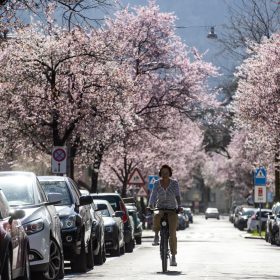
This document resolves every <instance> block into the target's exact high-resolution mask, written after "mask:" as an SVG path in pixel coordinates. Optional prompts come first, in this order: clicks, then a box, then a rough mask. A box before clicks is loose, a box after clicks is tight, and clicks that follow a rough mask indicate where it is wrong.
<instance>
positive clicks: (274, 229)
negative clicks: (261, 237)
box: [265, 202, 280, 246]
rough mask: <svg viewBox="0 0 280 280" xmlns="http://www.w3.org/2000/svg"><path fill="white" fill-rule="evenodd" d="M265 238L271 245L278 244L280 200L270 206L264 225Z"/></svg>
mask: <svg viewBox="0 0 280 280" xmlns="http://www.w3.org/2000/svg"><path fill="white" fill-rule="evenodd" d="M265 240H266V242H269V243H270V244H271V245H277V246H280V202H277V203H275V204H274V205H273V206H272V209H271V213H269V215H268V217H267V221H266V225H265Z"/></svg>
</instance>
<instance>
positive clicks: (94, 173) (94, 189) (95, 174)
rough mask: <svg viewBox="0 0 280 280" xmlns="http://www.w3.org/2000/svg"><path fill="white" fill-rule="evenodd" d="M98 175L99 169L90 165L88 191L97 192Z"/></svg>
mask: <svg viewBox="0 0 280 280" xmlns="http://www.w3.org/2000/svg"><path fill="white" fill-rule="evenodd" d="M98 175H99V171H96V169H95V168H92V167H91V186H90V192H92V193H97V192H98Z"/></svg>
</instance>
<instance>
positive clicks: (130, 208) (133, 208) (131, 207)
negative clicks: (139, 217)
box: [125, 204, 137, 211]
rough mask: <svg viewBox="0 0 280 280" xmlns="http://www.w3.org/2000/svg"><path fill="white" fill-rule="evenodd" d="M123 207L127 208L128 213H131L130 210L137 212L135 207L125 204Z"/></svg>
mask: <svg viewBox="0 0 280 280" xmlns="http://www.w3.org/2000/svg"><path fill="white" fill-rule="evenodd" d="M125 207H126V208H127V210H128V211H132V210H135V211H137V207H136V206H135V205H127V204H125Z"/></svg>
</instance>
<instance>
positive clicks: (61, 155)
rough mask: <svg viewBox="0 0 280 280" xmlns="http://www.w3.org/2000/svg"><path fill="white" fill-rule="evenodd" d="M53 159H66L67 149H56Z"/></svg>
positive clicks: (59, 160)
mask: <svg viewBox="0 0 280 280" xmlns="http://www.w3.org/2000/svg"><path fill="white" fill-rule="evenodd" d="M53 159H54V160H55V161H58V162H61V161H64V160H65V159H66V152H65V150H63V149H61V148H58V149H56V150H54V151H53Z"/></svg>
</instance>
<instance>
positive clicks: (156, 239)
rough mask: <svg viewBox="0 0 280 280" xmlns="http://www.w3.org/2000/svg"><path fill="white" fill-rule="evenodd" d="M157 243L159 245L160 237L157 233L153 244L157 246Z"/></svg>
mask: <svg viewBox="0 0 280 280" xmlns="http://www.w3.org/2000/svg"><path fill="white" fill-rule="evenodd" d="M156 245H159V237H158V235H155V238H154V242H153V246H156Z"/></svg>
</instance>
